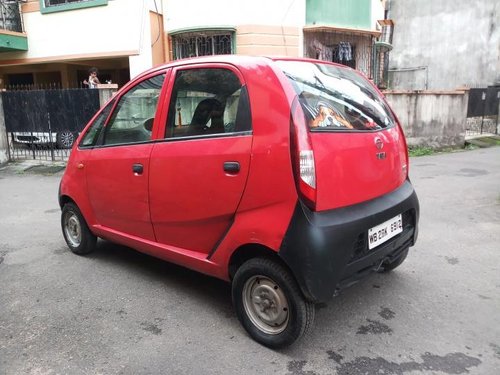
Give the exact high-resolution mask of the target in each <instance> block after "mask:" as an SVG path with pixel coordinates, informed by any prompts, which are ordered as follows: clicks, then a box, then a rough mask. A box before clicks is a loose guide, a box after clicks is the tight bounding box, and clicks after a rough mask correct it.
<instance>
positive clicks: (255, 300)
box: [243, 275, 290, 335]
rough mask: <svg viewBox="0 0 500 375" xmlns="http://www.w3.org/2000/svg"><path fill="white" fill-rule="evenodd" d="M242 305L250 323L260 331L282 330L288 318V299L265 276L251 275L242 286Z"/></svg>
mask: <svg viewBox="0 0 500 375" xmlns="http://www.w3.org/2000/svg"><path fill="white" fill-rule="evenodd" d="M243 306H244V308H245V312H246V313H247V316H248V317H249V319H250V320H251V321H252V323H253V324H254V325H255V326H256V327H257V328H258V329H259V330H261V331H262V332H264V333H267V334H270V335H277V334H279V333H281V332H283V331H284V330H285V329H286V327H287V325H288V320H289V318H290V314H289V308H288V300H287V298H286V296H285V293H284V292H283V290H282V289H281V288H280V287H279V285H278V284H277V283H276V282H274V281H273V280H272V279H270V278H268V277H266V276H260V275H258V276H253V277H251V278H250V279H248V280H247V281H246V282H245V285H244V287H243Z"/></svg>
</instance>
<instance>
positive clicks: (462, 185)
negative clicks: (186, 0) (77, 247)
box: [0, 147, 500, 375]
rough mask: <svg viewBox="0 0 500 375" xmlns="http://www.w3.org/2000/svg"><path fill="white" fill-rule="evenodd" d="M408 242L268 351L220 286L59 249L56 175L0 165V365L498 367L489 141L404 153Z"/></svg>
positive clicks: (179, 272) (123, 253) (363, 369)
mask: <svg viewBox="0 0 500 375" xmlns="http://www.w3.org/2000/svg"><path fill="white" fill-rule="evenodd" d="M411 176H412V179H413V182H414V184H415V186H416V189H417V191H418V193H419V196H420V200H421V208H422V212H421V221H420V223H421V227H420V238H419V241H418V244H417V246H415V247H414V248H412V251H411V253H410V255H409V257H408V259H407V261H406V262H405V263H404V264H403V265H402V266H401V267H400V268H398V269H397V270H396V271H394V272H393V273H391V274H387V275H378V274H377V275H374V276H373V277H371V278H370V279H368V280H365V281H363V282H361V283H359V284H357V285H355V286H353V287H352V288H350V289H348V290H346V291H344V292H343V294H342V295H340V296H339V297H338V298H336V299H334V300H332V301H331V303H330V304H329V305H328V306H326V307H320V308H318V310H317V315H316V326H315V328H314V330H313V331H312V332H311V334H310V335H308V336H306V337H305V338H304V339H303V340H302V341H300V342H298V343H297V344H296V345H294V346H293V347H291V348H289V349H286V350H281V351H272V350H269V349H267V348H265V347H262V346H260V345H259V344H257V343H255V342H254V341H252V340H251V339H250V338H249V337H248V336H247V335H246V334H245V332H244V330H243V329H242V327H241V326H240V324H239V323H238V321H237V319H236V317H235V314H234V311H233V308H232V306H231V298H230V288H229V286H228V285H227V284H225V283H224V282H221V281H218V280H215V279H212V278H209V277H205V276H202V275H199V274H197V273H194V272H191V271H188V270H185V269H183V268H180V267H177V266H175V265H172V264H168V263H165V262H161V261H158V260H155V259H152V258H150V257H148V256H145V255H141V254H139V253H136V252H134V251H132V250H129V249H126V248H123V247H119V246H115V245H112V244H110V243H107V242H104V241H100V242H99V248H98V251H97V252H96V253H95V254H93V255H91V256H87V257H79V256H75V255H73V254H72V253H70V252H69V251H68V250H67V248H66V245H65V243H64V241H63V238H62V235H61V233H60V228H59V215H60V211H59V207H58V204H57V200H56V195H57V187H58V183H59V178H60V174H59V175H58V174H56V175H49V176H46V175H37V174H33V173H30V172H24V173H18V172H16V171H15V168H13V167H12V166H11V167H8V168H3V169H2V170H0V374H72V375H77V374H296V375H299V374H308V375H316V374H318V375H319V374H351V375H352V374H465V373H469V374H481V375H484V374H486V375H489V374H500V147H497V148H491V149H481V150H475V151H468V152H459V153H451V154H443V155H435V156H427V157H421V158H415V159H413V160H412V163H411Z"/></svg>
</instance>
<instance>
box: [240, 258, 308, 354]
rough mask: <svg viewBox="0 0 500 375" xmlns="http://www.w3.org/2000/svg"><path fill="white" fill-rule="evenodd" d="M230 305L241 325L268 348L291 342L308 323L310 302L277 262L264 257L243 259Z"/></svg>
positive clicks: (305, 329) (299, 335) (306, 328)
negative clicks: (231, 304)
mask: <svg viewBox="0 0 500 375" xmlns="http://www.w3.org/2000/svg"><path fill="white" fill-rule="evenodd" d="M232 296H233V304H234V306H235V310H236V314H237V316H238V319H239V320H240V322H241V324H242V325H243V327H244V328H245V329H246V331H247V332H248V333H249V334H250V336H251V337H252V338H253V339H254V340H256V341H257V342H259V343H261V344H263V345H265V346H268V347H270V348H280V347H285V346H288V345H291V344H292V343H293V342H295V341H296V340H297V339H298V338H300V337H301V336H302V335H303V334H304V333H306V332H307V331H308V330H309V329H310V328H311V326H312V324H313V321H314V304H312V303H311V302H308V301H306V300H305V298H304V296H303V295H302V292H301V291H300V289H299V287H298V285H297V283H296V281H295V280H294V278H293V277H292V276H291V274H290V273H289V272H288V270H286V269H285V268H284V267H283V266H281V265H280V264H279V263H277V262H275V261H273V260H271V259H266V258H255V259H251V260H249V261H247V262H245V263H244V264H243V265H242V266H241V267H240V268H239V269H238V271H237V272H236V275H235V277H234V280H233V284H232Z"/></svg>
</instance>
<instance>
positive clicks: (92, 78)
mask: <svg viewBox="0 0 500 375" xmlns="http://www.w3.org/2000/svg"><path fill="white" fill-rule="evenodd" d="M97 73H98V70H97V68H90V69H89V79H88V80H85V81H83V84H84V85H87V86H88V87H89V89H96V88H97V85H98V84H99V83H101V82H100V81H99V78H97Z"/></svg>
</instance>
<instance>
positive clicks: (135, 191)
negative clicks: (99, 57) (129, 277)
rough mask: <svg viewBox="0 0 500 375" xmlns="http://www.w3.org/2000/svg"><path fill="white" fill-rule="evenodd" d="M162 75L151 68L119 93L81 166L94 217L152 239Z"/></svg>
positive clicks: (134, 234) (132, 233)
mask: <svg viewBox="0 0 500 375" xmlns="http://www.w3.org/2000/svg"><path fill="white" fill-rule="evenodd" d="M164 80H165V72H162V73H155V74H151V75H149V76H147V77H145V78H144V79H143V80H141V81H140V82H138V83H137V84H135V85H134V86H132V87H131V88H130V89H129V90H127V91H126V92H124V93H122V94H121V96H120V97H119V98H118V99H117V103H116V105H115V106H114V108H113V110H112V112H111V114H110V115H109V118H108V120H107V123H106V125H105V127H104V128H103V130H102V131H101V132H100V134H99V135H98V137H99V141H98V142H97V144H96V146H95V147H94V148H93V149H92V150H91V152H90V155H89V157H88V160H86V162H85V166H84V168H85V171H86V177H87V190H88V195H89V200H90V202H91V206H92V209H93V212H94V215H95V218H96V221H97V222H98V223H99V224H100V225H102V226H104V227H106V228H107V229H108V230H109V229H111V230H113V231H117V232H120V233H121V234H125V235H128V236H136V237H140V238H143V239H147V240H152V241H153V240H154V239H155V238H154V232H153V227H152V225H151V220H150V212H149V195H148V188H149V157H150V155H151V150H152V149H153V143H152V130H153V124H154V122H155V118H156V113H157V107H158V102H159V97H160V95H161V90H162V86H163V82H164Z"/></svg>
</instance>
